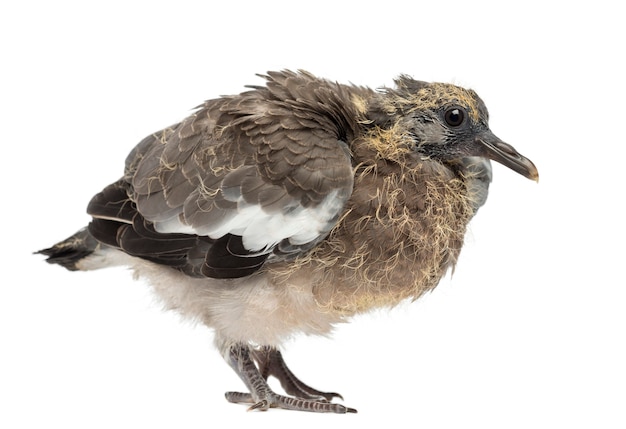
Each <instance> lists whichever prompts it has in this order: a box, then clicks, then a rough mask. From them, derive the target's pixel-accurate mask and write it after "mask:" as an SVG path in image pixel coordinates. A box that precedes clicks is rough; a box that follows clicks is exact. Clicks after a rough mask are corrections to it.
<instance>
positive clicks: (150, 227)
mask: <svg viewBox="0 0 626 429" xmlns="http://www.w3.org/2000/svg"><path fill="white" fill-rule="evenodd" d="M266 79H267V80H268V83H267V86H266V87H252V89H251V90H250V91H248V92H245V93H243V94H240V95H237V96H231V97H223V98H220V99H216V100H210V101H207V102H206V103H204V105H203V106H201V108H200V109H199V110H198V111H197V112H196V113H195V114H194V115H192V116H190V117H189V118H187V119H186V120H184V121H183V122H181V123H180V124H177V125H175V126H172V127H170V128H167V129H165V130H163V131H161V132H159V133H156V134H154V135H152V136H149V137H148V138H146V139H144V140H143V141H142V142H141V143H140V144H139V145H138V146H137V147H136V148H135V149H134V150H133V151H132V152H131V154H130V155H129V157H128V158H127V162H126V172H125V177H124V179H123V180H121V181H120V182H118V183H117V184H114V185H111V186H112V187H113V188H111V187H109V188H111V189H109V188H107V189H108V191H107V189H105V191H103V192H102V193H101V194H98V195H97V196H96V197H94V200H93V201H92V204H90V207H89V209H88V211H89V213H90V214H91V215H92V216H93V217H94V222H92V225H91V226H90V230H92V231H93V232H92V233H93V234H94V236H95V237H96V238H97V239H99V240H101V241H103V242H107V243H108V244H111V245H116V246H117V247H119V248H121V249H122V250H124V251H126V252H127V253H130V254H134V255H136V256H140V257H145V258H147V259H151V260H153V261H155V262H160V263H165V264H167V265H172V266H176V267H178V268H179V269H182V270H183V271H186V272H189V273H191V274H196V275H203V276H208V277H219V278H224V277H241V276H245V275H249V274H251V273H253V272H254V271H256V270H257V269H259V268H260V267H261V266H262V265H263V264H264V263H265V261H267V260H268V259H269V260H278V259H285V258H290V257H294V256H295V255H297V254H300V253H302V252H305V251H307V250H309V249H311V248H312V247H314V246H315V245H316V244H317V243H319V242H320V241H321V240H323V239H324V237H326V235H327V234H328V233H329V231H330V230H331V229H332V227H333V226H334V225H335V224H336V222H337V220H338V218H339V217H340V215H341V214H342V213H343V210H344V206H345V203H346V201H347V200H348V198H349V197H350V195H351V193H352V187H353V177H354V172H353V167H352V162H351V157H350V153H349V150H348V147H347V145H346V142H347V141H349V140H350V139H351V138H353V136H354V134H355V133H356V132H357V129H358V126H359V125H358V122H357V118H358V115H357V112H356V111H353V110H352V109H353V104H352V102H351V94H350V93H349V88H348V87H343V86H340V85H338V84H333V83H330V82H328V81H323V80H319V79H316V78H314V77H313V76H311V75H309V74H307V73H303V72H300V73H292V72H281V73H270V75H269V76H266ZM107 192H108V195H106V194H107ZM111 222H113V223H117V224H116V225H113V226H111V225H110V223H111ZM115 228H118V229H115ZM107 229H108V230H111V229H114V230H115V231H108V232H105V231H107ZM120 230H123V231H120ZM113 232H114V234H113ZM103 236H106V237H108V238H107V239H106V240H105V238H104V237H103ZM111 237H114V238H111ZM157 250H158V252H157Z"/></svg>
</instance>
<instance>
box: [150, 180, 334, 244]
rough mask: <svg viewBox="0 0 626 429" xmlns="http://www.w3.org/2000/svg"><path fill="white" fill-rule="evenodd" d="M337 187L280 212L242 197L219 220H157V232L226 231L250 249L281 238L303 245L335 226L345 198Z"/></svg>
mask: <svg viewBox="0 0 626 429" xmlns="http://www.w3.org/2000/svg"><path fill="white" fill-rule="evenodd" d="M340 194H341V192H340V191H339V190H335V191H333V192H331V193H330V194H329V195H328V196H326V198H324V200H322V202H321V203H320V204H318V205H316V206H314V207H303V206H301V205H299V204H298V205H296V206H293V207H292V208H290V209H289V210H286V211H283V212H273V213H268V212H266V211H265V210H264V209H263V208H262V207H261V205H259V204H250V203H248V202H246V201H244V199H243V197H240V198H239V199H238V200H237V209H236V210H232V211H231V212H230V213H228V214H227V215H226V216H224V219H223V221H222V222H219V223H218V224H215V225H203V226H202V227H201V228H196V227H192V226H190V225H187V224H185V223H183V222H182V221H181V219H180V218H179V217H174V218H171V219H169V220H167V221H164V222H156V223H155V224H154V227H155V229H156V231H157V232H160V233H183V234H196V235H203V236H208V237H211V238H213V239H218V238H220V237H223V236H224V235H226V234H233V235H239V236H241V237H242V240H243V245H244V247H245V248H246V249H247V250H249V251H251V252H264V251H268V250H269V249H271V248H273V247H274V246H275V245H277V244H278V243H280V242H281V241H283V240H285V239H288V240H289V242H290V243H291V244H293V245H302V244H306V243H309V242H312V241H314V240H317V239H319V238H320V236H324V235H326V234H327V233H328V232H329V231H330V230H331V229H332V227H333V226H334V224H335V220H336V218H337V216H338V214H339V213H340V212H341V210H342V208H343V206H344V204H345V202H346V198H345V197H344V196H342V195H340Z"/></svg>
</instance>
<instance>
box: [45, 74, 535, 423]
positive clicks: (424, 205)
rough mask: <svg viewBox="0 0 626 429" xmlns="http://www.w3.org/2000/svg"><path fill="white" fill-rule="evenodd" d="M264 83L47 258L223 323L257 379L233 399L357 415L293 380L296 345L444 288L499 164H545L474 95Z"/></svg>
mask: <svg viewBox="0 0 626 429" xmlns="http://www.w3.org/2000/svg"><path fill="white" fill-rule="evenodd" d="M257 77H258V78H259V79H262V80H263V84H261V85H248V86H246V87H245V90H244V91H243V92H241V93H240V94H236V95H228V96H221V97H218V98H214V99H210V100H208V101H205V102H204V103H202V104H201V105H199V106H197V107H196V109H195V110H194V111H193V113H192V114H191V115H190V116H188V117H187V118H185V119H184V120H182V121H181V122H179V123H176V124H175V125H172V126H169V127H167V128H164V129H162V130H160V131H158V132H155V133H153V134H151V135H149V136H148V137H146V138H145V139H144V140H142V141H141V142H140V143H139V144H137V146H136V147H134V149H132V151H131V152H130V154H129V155H128V157H127V158H126V162H125V169H124V174H123V176H122V177H121V178H120V179H119V180H117V181H115V182H113V183H112V184H110V185H109V186H106V187H105V188H104V189H103V190H102V191H101V192H99V193H98V194H96V195H95V196H94V197H93V198H92V199H91V201H90V202H89V203H88V205H87V213H88V214H89V215H90V216H91V220H90V222H89V224H88V225H87V226H86V227H84V228H82V229H80V230H79V231H78V232H76V233H75V234H74V235H72V236H70V237H69V238H68V239H66V240H63V241H61V242H59V243H57V244H55V245H54V246H52V247H50V248H47V249H43V250H40V251H38V252H36V253H39V254H43V255H45V256H46V257H47V259H46V261H47V262H49V263H52V264H58V265H60V266H63V267H65V268H67V269H68V270H71V271H76V270H82V271H88V270H95V269H99V268H104V267H110V266H127V267H130V269H131V270H132V271H133V273H134V274H135V276H136V277H139V278H144V279H146V280H147V281H148V283H149V284H151V286H152V288H153V289H154V292H155V293H156V295H157V296H158V297H159V298H160V299H161V300H162V301H163V303H164V305H165V307H166V308H167V309H171V310H175V311H178V312H179V313H181V314H182V315H183V316H185V317H187V318H189V319H190V320H193V321H196V322H198V323H201V324H204V325H206V326H208V327H209V328H211V329H212V331H213V333H214V343H215V346H216V348H217V349H218V350H219V352H220V353H221V355H222V356H223V358H224V359H225V361H226V362H227V364H228V365H229V366H230V367H231V368H232V369H233V370H234V371H235V372H236V373H237V374H238V376H239V377H240V378H241V379H242V381H243V382H244V384H245V386H246V388H247V389H248V391H247V392H227V393H226V394H225V397H226V399H227V400H228V401H229V402H233V403H242V404H246V405H248V407H249V408H248V409H249V410H268V409H269V408H282V409H290V410H299V411H311V412H328V413H354V412H356V409H354V408H350V407H347V406H345V405H343V404H342V403H341V402H343V398H342V396H341V395H339V394H338V393H334V392H327V391H321V390H317V389H315V388H313V387H311V386H309V385H308V384H306V383H304V382H302V381H301V380H300V379H299V378H297V377H296V376H295V375H294V374H293V372H292V371H291V370H290V369H289V367H288V366H287V364H286V363H285V360H284V358H283V355H282V347H283V344H284V343H285V341H286V340H288V339H290V338H292V337H294V336H296V335H299V334H309V335H328V334H329V333H331V331H332V330H333V328H334V327H335V326H336V325H337V324H339V323H342V322H346V321H349V320H350V318H352V317H353V316H355V315H357V314H361V313H365V312H368V311H370V310H372V309H376V308H393V307H394V306H396V305H398V304H399V303H401V302H405V301H412V300H416V299H417V298H419V297H420V296H421V295H423V294H424V293H425V292H427V291H431V290H432V289H433V288H435V286H436V285H437V284H438V283H439V281H440V279H441V278H442V277H443V276H444V275H446V273H447V272H448V271H450V270H452V269H453V268H454V266H455V264H456V261H457V260H458V257H459V253H460V251H461V247H462V245H463V240H464V235H465V232H466V229H467V225H468V223H469V222H470V220H471V219H472V218H473V217H474V215H475V214H476V212H477V210H478V209H479V208H480V207H481V206H482V205H483V204H484V203H485V201H486V199H487V194H488V189H489V184H490V182H491V180H492V167H491V161H496V162H498V163H500V164H502V165H504V166H506V167H508V168H509V169H511V170H513V171H514V172H516V173H519V174H520V175H522V176H524V177H526V178H528V179H531V180H534V181H538V178H539V173H538V170H537V168H536V167H535V165H534V164H533V162H532V161H530V160H529V159H528V158H526V157H524V156H522V155H521V154H520V153H519V152H517V150H516V149H514V148H513V146H511V145H509V144H507V143H505V142H504V141H502V140H500V139H499V138H498V137H496V135H495V134H494V133H493V132H492V131H491V130H490V128H489V124H488V122H489V114H488V111H487V108H486V106H485V103H484V102H483V101H482V100H481V99H480V98H479V96H478V95H477V93H476V92H475V91H474V90H471V89H466V88H463V87H460V86H456V85H453V84H449V83H439V82H425V81H420V80H416V79H414V78H412V77H411V76H409V75H406V74H401V75H399V76H398V77H397V78H395V79H394V85H393V86H389V87H388V86H383V87H380V88H377V89H371V88H369V87H365V86H356V85H353V84H341V83H338V82H334V81H331V80H328V79H323V78H319V77H317V76H315V75H313V74H311V73H309V72H307V71H304V70H297V71H291V70H281V71H270V72H266V73H265V74H259V75H257ZM269 377H275V378H276V379H278V381H279V382H280V385H281V387H282V389H283V390H284V392H282V393H281V392H277V391H276V390H277V389H273V388H271V387H270V385H269V384H268V378H269ZM336 400H339V402H338V401H336Z"/></svg>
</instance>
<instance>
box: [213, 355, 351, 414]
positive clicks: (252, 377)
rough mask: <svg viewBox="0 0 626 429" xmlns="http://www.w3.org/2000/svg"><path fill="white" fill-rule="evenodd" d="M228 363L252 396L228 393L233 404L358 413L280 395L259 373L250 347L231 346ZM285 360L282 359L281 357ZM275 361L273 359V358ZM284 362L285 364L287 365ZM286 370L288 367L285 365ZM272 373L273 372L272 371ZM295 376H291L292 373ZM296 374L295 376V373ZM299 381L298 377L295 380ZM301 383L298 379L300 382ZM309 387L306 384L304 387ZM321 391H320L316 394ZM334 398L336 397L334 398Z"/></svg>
mask: <svg viewBox="0 0 626 429" xmlns="http://www.w3.org/2000/svg"><path fill="white" fill-rule="evenodd" d="M225 357H226V360H227V361H228V363H229V364H230V366H231V367H232V368H233V369H234V370H235V372H236V373H237V374H238V375H239V377H241V379H242V380H243V382H244V383H245V385H246V386H247V387H248V389H249V390H250V393H249V394H248V393H238V392H227V393H226V399H227V400H228V401H230V402H238V403H239V402H244V403H252V404H253V405H252V406H251V407H250V408H249V410H267V409H269V408H283V409H288V410H298V411H313V412H318V413H340V414H343V413H355V412H356V410H354V409H352V408H347V407H344V406H343V405H340V404H333V403H330V402H328V401H327V400H326V399H322V400H316V399H303V398H293V397H289V396H283V395H278V394H276V393H274V392H273V391H272V389H271V388H270V387H269V386H268V384H267V381H266V378H265V377H264V376H263V374H262V373H261V372H260V371H259V369H258V368H257V367H256V365H255V364H254V361H253V360H252V357H251V356H250V349H249V348H248V346H247V345H243V344H237V345H234V346H231V347H230V348H229V349H228V350H227V352H226V356H225ZM281 360H282V358H281ZM270 361H271V359H270ZM283 363H284V362H283ZM263 366H264V367H262V368H261V371H263V372H267V374H268V375H269V372H271V370H270V369H269V368H270V367H271V365H270V366H267V365H263ZM285 368H286V366H285ZM268 371H269V372H268ZM290 374H291V373H290ZM292 375H293V374H292ZM294 378H295V377H294ZM296 380H297V379H296ZM304 386H306V385H304ZM315 392H317V391H315ZM331 397H332V396H331Z"/></svg>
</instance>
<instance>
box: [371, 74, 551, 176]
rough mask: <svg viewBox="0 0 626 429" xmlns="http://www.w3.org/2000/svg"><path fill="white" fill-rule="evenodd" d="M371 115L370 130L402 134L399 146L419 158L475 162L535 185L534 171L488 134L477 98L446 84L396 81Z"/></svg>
mask: <svg viewBox="0 0 626 429" xmlns="http://www.w3.org/2000/svg"><path fill="white" fill-rule="evenodd" d="M395 83H396V88H394V89H386V90H385V91H384V92H383V93H382V94H381V97H380V98H378V100H377V102H376V103H374V104H373V105H372V106H371V107H372V109H370V118H371V119H372V120H373V122H374V124H376V125H378V126H381V127H383V128H389V127H393V128H396V129H399V130H401V133H402V135H403V136H404V137H405V138H403V142H404V144H407V143H408V144H410V145H411V146H412V147H411V148H410V149H411V150H412V151H414V152H415V153H417V154H418V155H419V156H421V157H422V158H429V159H436V160H439V161H441V162H450V161H454V160H457V159H461V158H465V157H471V156H480V157H484V158H489V159H492V160H494V161H497V162H499V163H501V164H503V165H505V166H507V167H509V168H510V169H512V170H514V171H516V172H517V173H519V174H521V175H523V176H525V177H527V178H529V179H532V180H535V181H536V180H538V178H539V173H538V171H537V168H536V167H535V165H534V164H533V163H532V162H531V161H530V160H529V159H528V158H526V157H524V156H522V155H521V154H520V153H518V152H517V151H516V150H515V148H513V147H512V146H511V145H509V144H507V143H505V142H503V141H502V140H500V139H499V138H498V137H496V136H495V135H494V134H493V133H492V132H491V130H490V129H489V125H488V121H489V113H488V112H487V108H486V107H485V104H484V103H483V101H482V100H481V99H480V98H479V97H478V95H477V94H476V93H475V92H474V91H472V90H469V89H465V88H461V87H458V86H455V85H451V84H445V83H427V82H422V81H417V80H414V79H412V78H410V77H408V76H404V75H403V76H400V77H399V78H398V79H396V80H395Z"/></svg>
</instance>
